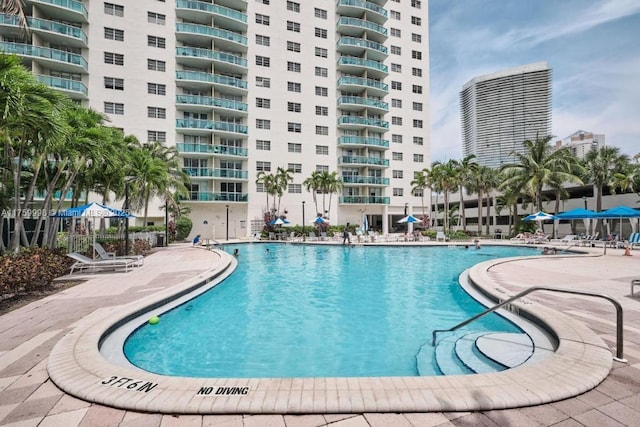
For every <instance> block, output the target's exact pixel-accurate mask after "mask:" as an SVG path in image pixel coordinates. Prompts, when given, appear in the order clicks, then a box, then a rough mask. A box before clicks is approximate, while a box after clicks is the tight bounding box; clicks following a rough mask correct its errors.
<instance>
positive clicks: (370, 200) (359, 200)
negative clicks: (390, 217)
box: [338, 196, 391, 205]
mask: <svg viewBox="0 0 640 427" xmlns="http://www.w3.org/2000/svg"><path fill="white" fill-rule="evenodd" d="M390 201H391V200H390V198H389V197H383V196H340V199H338V203H343V204H349V203H351V204H368V205H388V204H389V203H390Z"/></svg>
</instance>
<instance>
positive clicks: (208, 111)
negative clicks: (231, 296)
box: [0, 0, 430, 238]
mask: <svg viewBox="0 0 640 427" xmlns="http://www.w3.org/2000/svg"><path fill="white" fill-rule="evenodd" d="M26 8H27V15H28V17H29V18H28V23H29V26H30V27H31V32H30V34H29V35H27V34H25V33H24V32H22V31H20V29H19V22H18V20H17V18H15V17H13V16H9V15H2V16H0V36H1V37H2V41H1V44H0V47H1V49H2V50H4V51H5V52H13V53H17V54H18V55H20V56H21V57H22V58H23V60H24V63H25V65H27V67H29V68H30V69H31V70H32V71H33V73H34V74H36V75H37V76H38V79H40V80H41V81H42V82H44V83H46V84H48V85H50V86H53V87H55V88H58V89H60V90H61V91H64V92H65V93H67V94H69V96H71V97H72V98H73V99H74V100H76V101H77V102H78V103H80V104H82V105H84V106H88V107H92V108H94V109H95V110H97V111H100V112H102V113H104V114H105V115H106V116H108V118H109V120H110V121H111V123H112V125H113V126H115V127H118V128H121V129H123V131H124V133H125V134H133V135H135V136H136V137H138V138H139V139H140V140H141V141H161V142H162V143H165V144H167V145H168V146H174V145H175V146H176V148H177V150H178V151H179V153H180V158H181V162H182V163H183V167H184V170H185V171H186V172H187V173H188V174H189V175H191V179H192V183H191V187H190V196H191V197H190V200H189V201H187V202H186V203H188V205H190V206H191V208H192V213H191V214H190V217H191V218H192V220H193V222H194V233H196V232H197V233H201V234H202V235H203V237H217V238H224V237H226V236H229V237H230V238H233V237H242V236H247V235H250V234H252V233H253V232H257V231H260V230H261V229H262V226H263V219H264V217H265V215H264V214H265V213H266V212H268V211H270V210H272V209H273V206H274V202H273V201H274V196H273V195H272V194H269V196H268V197H267V195H268V191H267V190H268V186H267V185H265V183H264V182H262V181H261V180H260V177H261V174H260V173H261V172H264V173H265V174H267V175H268V174H276V173H277V172H278V169H279V168H282V169H286V170H290V172H291V176H292V178H293V179H292V181H291V182H290V183H289V184H288V186H287V187H286V189H285V190H284V192H283V194H282V196H281V198H278V197H277V196H276V197H275V208H276V209H278V207H279V214H281V215H286V216H287V219H288V220H289V221H290V222H291V223H293V224H301V223H302V220H303V209H304V210H306V217H305V221H306V222H307V225H310V224H309V223H310V221H311V220H312V219H313V218H315V216H316V215H317V214H318V213H320V214H323V215H325V216H327V217H328V218H329V219H330V221H331V222H332V223H341V224H344V223H346V222H351V223H361V221H362V219H363V216H364V215H367V219H368V221H369V224H370V225H371V226H373V227H375V228H379V229H384V230H385V231H386V230H387V229H390V228H392V227H394V226H396V221H397V219H399V218H400V216H401V215H403V214H404V212H405V210H406V209H407V208H406V206H407V204H408V206H409V207H410V209H411V210H412V209H413V208H415V207H416V206H418V205H419V204H420V200H421V197H420V196H421V195H420V193H419V192H418V193H417V194H412V193H411V184H410V183H411V181H412V180H413V178H414V172H416V171H420V170H422V169H423V168H424V167H427V166H428V165H429V163H430V154H429V114H428V111H429V102H428V100H429V98H428V94H429V61H428V58H429V54H428V46H429V40H428V31H427V25H428V24H427V22H428V15H427V1H426V0H423V1H419V0H411V1H409V0H403V1H402V2H400V1H399V0H393V1H387V0H368V1H367V0H336V1H314V2H311V1H301V0H298V1H287V0H213V1H212V0H209V1H196V0H167V1H164V0H136V1H125V0H111V1H110V2H102V1H93V0H92V1H88V0H84V1H77V0H27V1H26ZM314 171H318V172H329V173H333V172H336V173H337V177H339V178H341V182H342V186H338V187H337V188H335V192H334V193H327V194H318V196H317V198H316V199H315V201H314V198H313V196H312V193H311V192H309V191H307V185H306V184H305V180H307V179H308V178H309V177H310V176H311V174H312V172H314ZM267 199H268V200H269V205H268V206H267ZM159 204H160V203H158V205H159ZM316 205H317V206H316ZM156 213H157V217H156V219H157V220H158V221H161V218H162V217H163V214H162V213H161V211H157V212H156Z"/></svg>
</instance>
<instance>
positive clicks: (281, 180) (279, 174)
mask: <svg viewBox="0 0 640 427" xmlns="http://www.w3.org/2000/svg"><path fill="white" fill-rule="evenodd" d="M292 173H293V170H291V169H284V168H281V167H278V169H277V171H276V175H275V180H276V194H277V195H278V210H277V212H278V215H280V200H281V199H282V196H283V194H284V191H285V190H286V189H287V186H288V185H289V183H290V182H291V181H293V175H291V174H292Z"/></svg>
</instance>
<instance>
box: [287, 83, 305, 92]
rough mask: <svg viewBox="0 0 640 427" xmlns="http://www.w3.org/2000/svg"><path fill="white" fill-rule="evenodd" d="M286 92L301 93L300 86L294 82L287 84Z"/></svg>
mask: <svg viewBox="0 0 640 427" xmlns="http://www.w3.org/2000/svg"><path fill="white" fill-rule="evenodd" d="M287 91H289V92H298V93H300V92H302V84H301V83H296V82H287Z"/></svg>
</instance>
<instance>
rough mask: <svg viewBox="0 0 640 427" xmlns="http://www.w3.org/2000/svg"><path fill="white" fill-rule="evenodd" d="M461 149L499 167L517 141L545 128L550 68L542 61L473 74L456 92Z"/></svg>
mask: <svg viewBox="0 0 640 427" xmlns="http://www.w3.org/2000/svg"><path fill="white" fill-rule="evenodd" d="M460 113H461V118H462V152H463V155H464V156H467V155H470V154H475V156H476V161H477V163H478V164H480V165H485V166H490V167H499V166H500V165H502V164H505V163H510V162H512V161H514V158H513V157H512V156H511V153H512V152H514V151H515V152H520V153H522V152H523V146H522V143H523V142H524V141H526V140H531V141H534V140H535V139H536V136H538V135H539V136H540V137H546V136H548V135H550V134H551V69H550V68H549V67H548V66H547V63H546V62H538V63H535V64H529V65H524V66H521V67H516V68H511V69H508V70H504V71H499V72H497V73H493V74H488V75H485V76H480V77H476V78H474V79H472V80H470V81H469V82H468V83H466V84H465V85H464V86H463V88H462V92H460Z"/></svg>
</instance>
